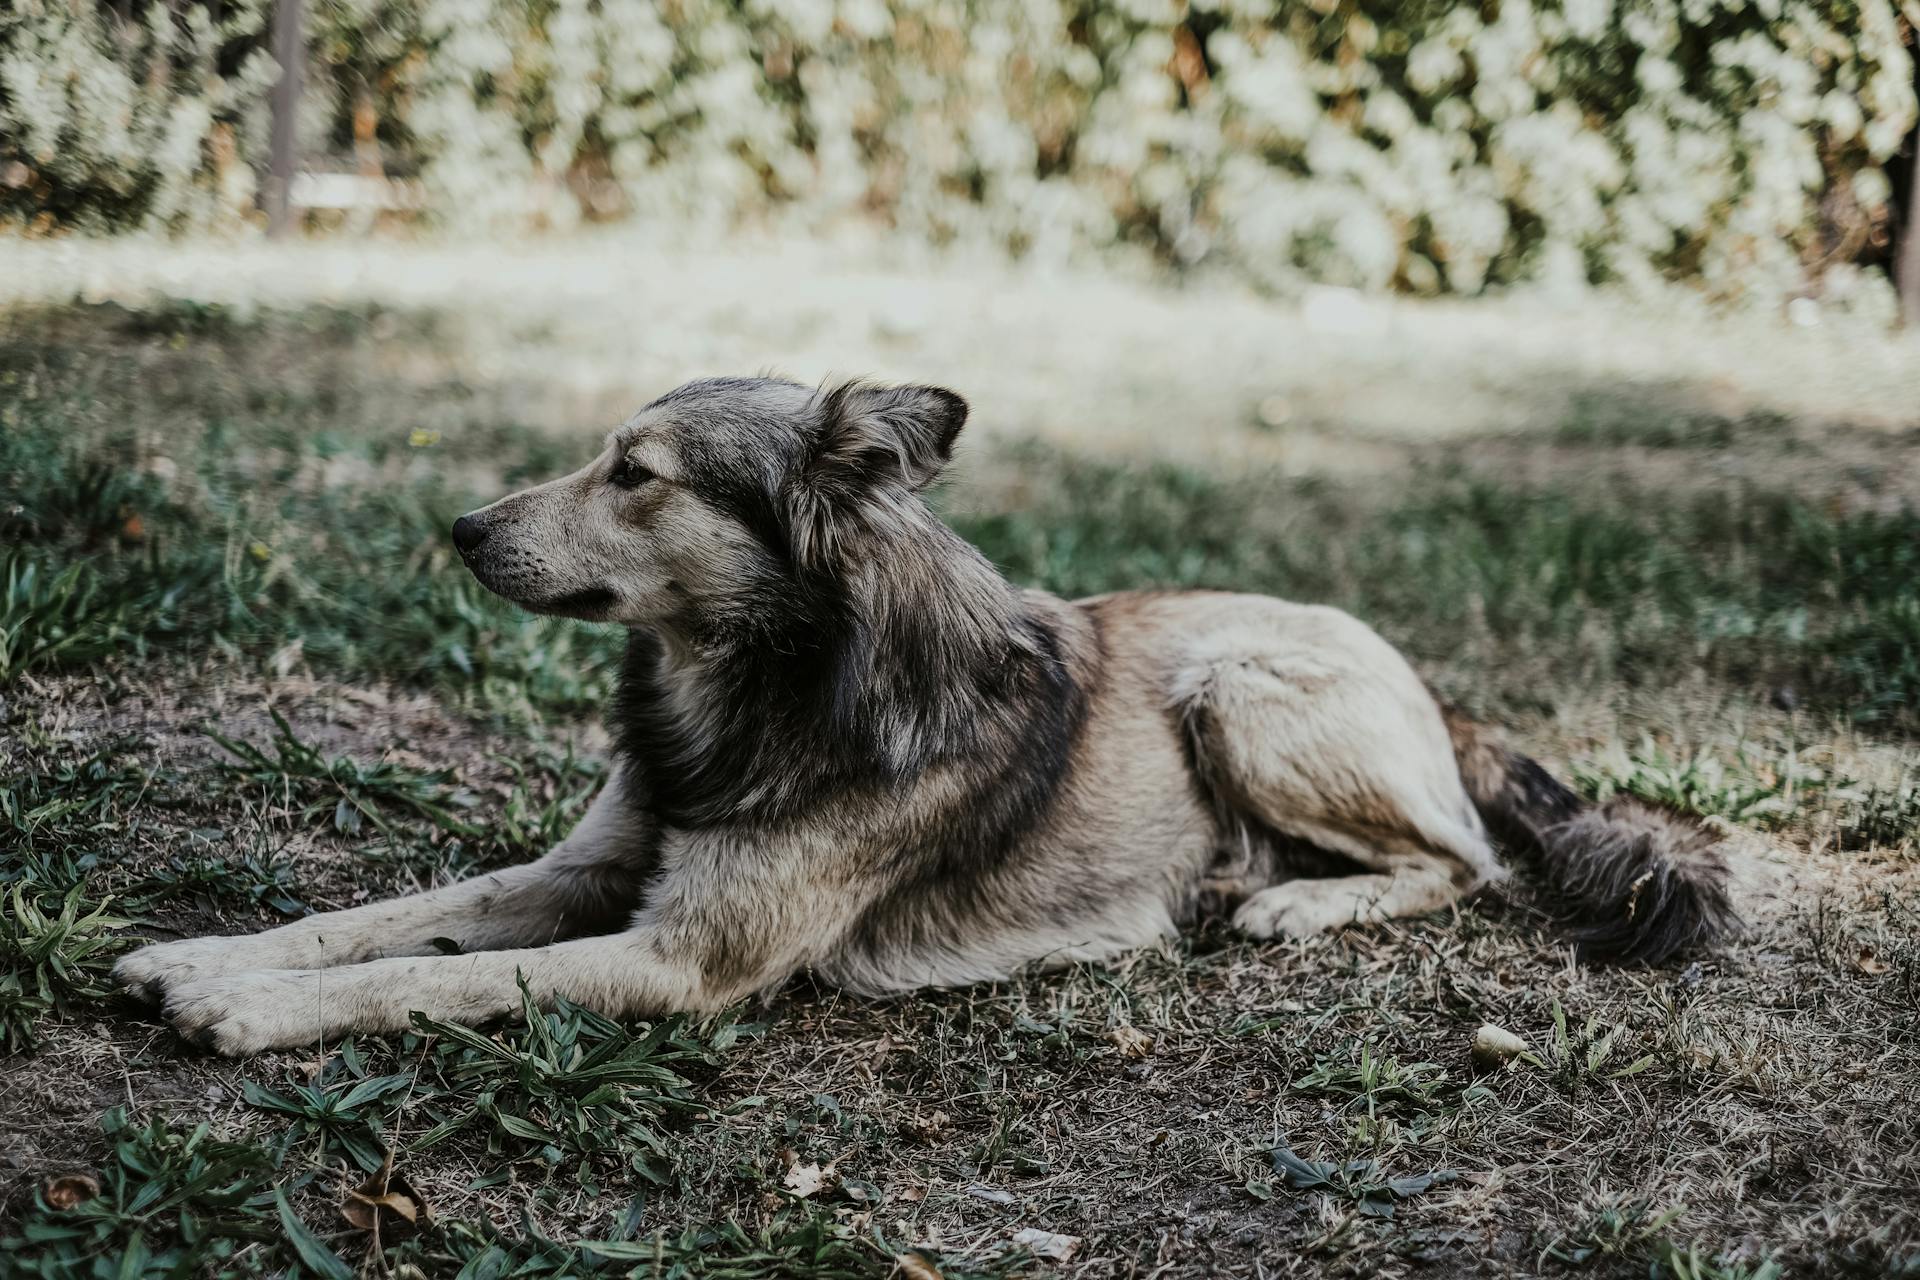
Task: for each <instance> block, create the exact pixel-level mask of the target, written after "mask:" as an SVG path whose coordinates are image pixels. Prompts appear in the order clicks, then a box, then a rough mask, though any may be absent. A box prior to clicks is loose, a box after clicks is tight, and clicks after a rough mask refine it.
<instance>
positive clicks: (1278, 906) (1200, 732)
mask: <svg viewBox="0 0 1920 1280" xmlns="http://www.w3.org/2000/svg"><path fill="white" fill-rule="evenodd" d="M1284 621H1285V622H1286V624H1287V625H1285V626H1282V627H1280V628H1278V632H1279V634H1278V635H1277V636H1276V635H1275V634H1274V631H1272V630H1268V629H1267V628H1264V627H1263V628H1261V629H1260V630H1259V631H1258V632H1255V631H1254V630H1253V629H1252V628H1248V629H1247V630H1246V631H1245V632H1236V633H1234V634H1231V635H1227V636H1220V637H1216V638H1215V639H1214V640H1213V641H1212V642H1211V644H1210V645H1209V646H1207V647H1205V648H1203V649H1201V650H1200V651H1198V652H1196V653H1194V654H1193V655H1192V656H1191V659H1190V661H1189V662H1188V663H1187V664H1184V665H1183V667H1182V669H1181V670H1180V671H1179V672H1178V674H1177V676H1176V680H1175V686H1174V701H1175V705H1176V707H1177V708H1178V710H1179V711H1180V713H1181V715H1182V717H1183V722H1184V725H1185V729H1186V733H1187V736H1188V742H1189V745H1190V749H1191V751H1192V757H1193V760H1194V763H1195V767H1196V769H1197V770H1198V772H1199V774H1200V777H1201V780H1202V782H1203V783H1204V784H1205V785H1206V786H1207V787H1208V788H1209V789H1210V790H1211V791H1212V793H1213V796H1214V799H1215V801H1216V802H1217V803H1218V804H1219V805H1220V806H1221V807H1222V809H1223V810H1225V811H1226V812H1227V814H1228V816H1229V817H1230V818H1233V817H1238V818H1242V819H1245V820H1248V821H1250V822H1251V823H1252V824H1253V825H1254V826H1255V827H1256V828H1264V829H1267V830H1271V831H1275V832H1278V833H1281V834H1282V835H1286V836H1291V837H1295V838H1297V839H1301V840H1305V841H1307V842H1309V843H1311V844H1314V845H1317V846H1319V847H1320V848H1323V849H1327V850H1331V851H1332V852H1335V853H1339V854H1343V855H1345V856H1346V857H1348V858H1350V859H1352V860H1353V861H1354V862H1357V863H1359V864H1360V866H1361V867H1362V868H1363V869H1364V870H1363V873H1362V874H1358V875H1346V876H1335V877H1331V878H1322V879H1299V880H1288V881H1285V882H1283V883H1280V884H1275V885H1271V886H1269V887H1266V888H1262V889H1260V890H1258V891H1257V892H1255V893H1253V894H1252V895H1251V896H1250V897H1248V898H1247V899H1246V900H1245V901H1244V902H1242V903H1241V904H1240V905H1239V907H1238V909H1237V910H1236V911H1235V913H1234V923H1235V925H1236V926H1237V927H1238V928H1240V929H1242V930H1243V931H1245V932H1247V933H1249V934H1252V935H1254V936H1256V937H1262V938H1268V937H1274V936H1282V935H1284V936H1288V937H1304V936H1307V935H1309V934H1314V933H1320V932H1324V931H1326V930H1329V929H1335V928H1338V927H1340V926H1342V925H1345V924H1351V923H1354V922H1358V921H1368V920H1380V919H1385V918H1389V917H1395V916H1409V915H1419V914H1422V913H1425V912H1428V911H1434V910H1438V909H1439V908H1441V907H1444V906H1446V905H1448V904H1449V903H1451V902H1453V901H1454V900H1456V899H1457V898H1459V897H1460V896H1461V895H1462V894H1464V893H1467V892H1469V891H1470V890H1472V889H1474V888H1476V887H1478V886H1479V885H1481V884H1483V883H1485V882H1486V881H1488V880H1491V879H1495V878H1497V877H1499V876H1501V875H1502V874H1504V873H1503V871H1502V869H1501V867H1500V866H1499V864H1498V862H1497V861H1496V860H1495V857H1494V853H1493V849H1492V847H1491V846H1490V845H1489V843H1488V841H1487V837H1486V833H1485V831H1484V830H1483V828H1482V827H1481V823H1480V818H1479V815H1478V813H1477V812H1476V811H1475V809H1474V807H1473V803H1472V801H1471V800H1470V799H1469V798H1468V796H1467V793H1466V790H1465V787H1464V786H1463V785H1462V783H1461V780H1460V773H1459V768H1458V765H1457V764H1456V763H1455V759H1454V753H1453V747H1452V743H1451V741H1450V740H1449V738H1448V736H1447V730H1446V726H1445V724H1444V723H1443V722H1442V720H1441V716H1440V710H1439V707H1438V706H1437V705H1436V704H1435V703H1434V701H1433V699H1432V696H1431V695H1430V694H1429V693H1428V692H1427V690H1426V687H1425V685H1423V684H1422V683H1421V681H1420V679H1419V677H1418V676H1416V675H1415V674H1414V672H1413V670H1412V669H1411V668H1410V667H1408V666H1407V664H1406V661H1405V660H1404V659H1403V658H1401V657H1400V655H1399V654H1398V653H1397V652H1395V651H1394V650H1393V649H1392V648H1391V647H1390V646H1389V645H1388V644H1387V643H1386V642H1385V641H1383V640H1381V639H1380V638H1379V637H1378V636H1377V635H1375V634H1374V633H1373V632H1372V631H1371V630H1369V629H1368V628H1367V627H1365V626H1363V625H1362V624H1360V623H1359V622H1356V621H1354V620H1353V619H1352V618H1349V617H1347V616H1346V615H1345V614H1342V613H1338V612H1336V611H1334V610H1330V609H1298V610H1297V611H1295V612H1291V613H1290V614H1289V615H1287V616H1286V617H1285V619H1284Z"/></svg>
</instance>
